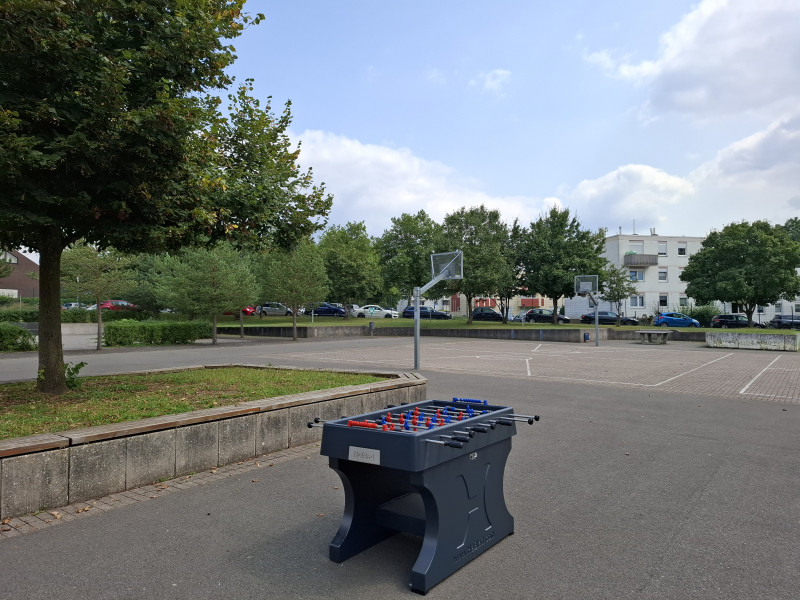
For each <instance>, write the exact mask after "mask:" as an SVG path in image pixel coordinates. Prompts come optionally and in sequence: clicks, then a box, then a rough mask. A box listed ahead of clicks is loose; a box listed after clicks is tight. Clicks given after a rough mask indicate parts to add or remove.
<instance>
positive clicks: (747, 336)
mask: <svg viewBox="0 0 800 600" xmlns="http://www.w3.org/2000/svg"><path fill="white" fill-rule="evenodd" d="M706 345H707V346H708V347H709V348H740V349H745V350H773V351H779V352H798V351H799V350H800V336H798V335H796V334H794V333H788V334H783V333H736V332H734V331H720V332H716V331H708V332H706Z"/></svg>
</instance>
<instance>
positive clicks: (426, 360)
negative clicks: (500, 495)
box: [0, 338, 800, 600]
mask: <svg viewBox="0 0 800 600" xmlns="http://www.w3.org/2000/svg"><path fill="white" fill-rule="evenodd" d="M547 352H549V354H546V353H547ZM765 355H767V356H765ZM620 357H624V360H620ZM636 357H639V358H640V359H641V362H638V363H637V362H636V361H637V358H636ZM422 358H423V360H422V366H423V369H421V370H420V373H421V374H422V375H424V376H425V377H427V378H428V380H429V383H428V397H429V398H443V399H447V398H450V397H452V396H461V397H472V398H488V399H491V400H492V401H493V402H495V403H500V404H505V405H510V406H513V407H514V409H515V410H516V411H517V412H518V413H522V414H539V415H541V417H542V419H541V421H540V422H539V423H536V424H535V425H533V426H528V425H524V424H523V425H520V426H519V427H518V434H517V435H516V436H515V437H514V438H513V449H512V451H511V456H510V457H509V461H508V465H507V468H506V476H505V498H506V503H507V505H508V508H509V510H510V512H511V514H512V515H514V517H515V534H514V535H512V536H510V537H508V538H506V539H505V540H503V541H502V542H500V543H499V544H498V545H496V546H495V547H493V548H491V549H490V550H489V551H487V552H486V553H484V554H483V555H481V556H479V557H478V558H476V559H475V560H473V561H471V562H469V563H468V564H467V565H466V566H465V567H464V568H462V569H461V570H460V571H458V572H457V573H456V574H454V575H453V576H451V577H450V578H448V579H447V580H445V581H444V582H442V583H441V584H439V585H438V586H436V587H435V588H433V590H431V591H430V592H429V593H428V597H431V598H447V599H452V598H464V597H477V598H495V597H503V598H506V599H529V598H537V599H539V598H541V599H556V598H558V599H582V598H608V599H665V600H666V599H676V600H687V599H695V598H696V599H698V600H700V599H702V600H711V599H720V600H722V599H725V600H729V599H742V600H745V599H746V600H753V599H765V600H766V599H769V600H781V599H787V600H788V599H790V598H791V599H794V598H797V597H798V596H800V544H798V541H797V540H798V539H800V485H799V483H798V475H800V466H799V461H800V459H799V458H798V457H800V452H799V451H800V435H798V430H800V427H799V426H800V407H798V405H797V399H800V384H798V383H797V382H796V381H795V379H794V372H795V371H796V369H795V368H794V364H795V363H794V362H790V361H793V360H795V359H794V357H784V358H781V360H779V361H778V362H777V363H775V359H776V355H774V354H772V353H756V352H751V353H738V354H731V353H719V352H718V351H714V350H712V349H707V350H705V349H702V348H700V347H698V346H697V345H688V344H687V345H681V344H669V345H667V346H663V347H655V346H653V347H644V346H641V347H639V346H636V345H633V344H628V343H625V344H617V345H613V344H608V345H606V346H605V347H601V348H598V349H594V348H589V347H586V346H581V345H572V344H550V345H541V344H540V345H539V346H532V345H531V344H530V343H525V342H513V341H508V342H498V341H481V340H435V341H433V340H430V339H426V340H423V345H422ZM742 358H743V359H744V360H745V362H749V363H753V366H752V367H750V368H749V370H748V369H746V368H744V367H742V366H741V365H740V363H737V362H735V361H736V360H738V359H742ZM65 359H66V360H67V361H69V362H77V361H79V360H86V361H87V362H88V366H87V367H86V368H85V369H84V371H83V372H82V374H99V373H103V372H121V371H127V370H140V369H146V368H156V367H158V366H160V367H165V366H180V365H194V364H226V363H234V362H242V363H252V364H275V365H278V364H284V365H298V366H305V367H328V368H350V369H356V368H359V369H364V370H375V369H378V368H380V369H381V370H387V369H393V370H398V371H404V370H410V365H411V364H412V362H411V361H412V360H413V347H412V342H411V340H410V339H404V338H372V339H370V338H357V339H345V340H324V341H313V340H306V341H302V342H298V343H293V342H291V341H287V340H263V341H256V342H253V341H240V340H238V339H236V338H233V339H226V340H225V341H224V342H223V343H222V344H220V345H218V346H216V347H211V346H208V345H195V346H193V347H189V348H160V349H147V350H145V349H142V350H135V351H131V350H120V351H116V350H115V351H109V350H103V351H101V352H99V353H98V352H92V351H86V350H83V349H75V350H70V351H68V352H67V353H66V356H65ZM670 360H672V363H671V364H673V365H675V366H673V367H672V368H673V370H672V371H670V372H669V373H666V374H664V375H663V376H661V375H659V376H658V377H660V378H655V375H653V371H654V369H653V367H654V366H655V365H658V364H659V363H660V362H664V363H669V361H670ZM759 361H760V362H759ZM781 361H783V362H781ZM762 363H763V366H762ZM725 365H730V367H729V368H730V369H731V370H732V371H731V372H733V371H735V372H737V373H738V372H742V371H743V370H744V371H746V373H745V374H744V375H742V376H743V377H744V376H746V377H745V379H746V381H747V382H748V383H746V384H745V385H744V386H743V385H741V384H740V383H739V382H738V381H735V382H732V383H731V384H730V385H729V389H726V388H724V387H720V386H719V385H714V386H710V385H709V386H705V387H704V386H703V385H702V379H703V378H706V379H709V380H712V379H715V378H717V379H719V378H721V379H724V380H726V381H732V380H733V379H734V378H733V377H732V376H730V375H726V374H725V373H727V371H725V368H726V366H725ZM781 365H787V366H788V365H792V368H790V369H780V368H778V367H780V366H781ZM35 368H36V361H35V356H33V355H30V354H29V355H8V356H5V357H3V358H0V380H13V379H25V378H30V377H31V376H32V375H31V374H33V375H35ZM631 370H634V371H637V372H638V376H637V375H636V373H634V375H631ZM655 371H656V372H657V369H656V370H655ZM561 373H564V375H563V376H562V375H561ZM767 379H769V380H770V381H776V382H778V383H780V384H781V387H780V394H778V393H772V392H770V393H766V392H767V391H768V390H767V389H766V388H764V392H765V393H764V394H762V395H757V396H754V395H752V394H750V392H752V390H753V389H754V388H755V387H756V386H757V384H758V382H760V381H765V380H767ZM592 381H594V383H592ZM676 381H683V382H684V388H682V389H681V391H674V390H670V389H668V388H667V386H669V385H672V384H673V383H674V382H676ZM637 382H638V383H637ZM695 385H696V387H697V389H698V390H702V391H701V392H699V393H691V391H686V390H687V389H688V388H691V387H693V386H695ZM770 394H771V395H770ZM781 398H783V399H781ZM201 482H202V485H199V484H198V485H195V483H201ZM343 501H344V495H343V492H342V489H341V482H340V481H339V478H338V477H337V476H336V474H335V473H334V472H333V471H332V470H331V469H330V468H328V466H327V459H326V457H323V456H321V455H320V454H319V448H318V447H317V446H314V445H312V446H307V447H301V448H296V449H292V450H291V451H287V452H285V453H278V454H276V455H272V456H266V457H260V458H259V459H257V460H254V461H247V462H246V463H244V464H241V465H234V466H232V467H230V468H227V469H226V468H221V469H219V472H216V473H214V474H213V475H212V474H211V473H202V474H197V475H196V476H195V477H194V479H192V478H188V479H185V480H183V481H181V480H180V479H179V480H175V481H172V482H162V483H161V484H160V487H151V488H148V489H147V490H143V491H142V493H140V494H139V498H138V499H137V501H130V502H120V505H119V506H113V505H111V506H110V505H104V506H96V505H95V506H91V505H87V506H90V510H88V511H85V512H81V513H80V514H77V515H74V514H70V515H69V516H70V518H69V519H66V518H61V519H56V518H55V517H53V519H51V521H52V526H48V527H46V528H44V529H41V530H38V531H33V532H31V533H21V534H19V535H16V536H13V537H6V538H0V592H1V593H0V597H2V598H3V599H8V600H17V599H19V600H22V599H35V598H59V599H73V598H74V599H78V598H81V599H87V600H98V599H128V598H130V599H133V598H148V599H150V598H152V599H162V598H164V599H167V598H169V599H184V598H185V599H193V600H199V599H205V598H209V599H210V598H215V599H219V598H230V599H250V598H252V599H256V598H258V599H261V598H304V599H316V598H332V599H339V598H341V599H348V600H360V599H364V600H367V599H369V600H373V599H375V598H414V597H416V595H415V594H413V593H412V592H410V591H409V590H408V587H407V584H408V576H409V571H410V569H411V566H412V565H413V563H414V560H415V558H416V555H417V553H418V551H419V541H418V540H417V539H416V538H413V537H411V536H406V535H398V536H395V537H393V538H391V539H389V540H387V541H385V542H383V543H381V544H379V545H377V546H375V547H374V548H372V549H370V550H367V551H365V552H363V553H361V554H359V555H357V556H355V557H353V558H351V559H350V560H348V561H346V562H344V563H342V564H341V565H340V564H336V563H333V562H331V561H330V560H329V559H328V544H329V542H330V541H331V539H332V537H333V535H334V534H335V533H336V530H337V528H338V524H339V519H340V518H341V515H342V509H343ZM73 512H75V511H73ZM45 516H46V515H45Z"/></svg>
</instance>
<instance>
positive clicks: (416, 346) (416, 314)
mask: <svg viewBox="0 0 800 600" xmlns="http://www.w3.org/2000/svg"><path fill="white" fill-rule="evenodd" d="M419 297H420V291H419V288H418V287H415V288H414V369H419Z"/></svg>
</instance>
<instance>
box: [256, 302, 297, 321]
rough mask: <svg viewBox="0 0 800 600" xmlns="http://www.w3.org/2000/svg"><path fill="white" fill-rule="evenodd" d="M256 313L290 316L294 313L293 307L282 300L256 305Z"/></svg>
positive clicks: (266, 315) (267, 315) (265, 315)
mask: <svg viewBox="0 0 800 600" xmlns="http://www.w3.org/2000/svg"><path fill="white" fill-rule="evenodd" d="M256 314H257V315H258V316H260V317H271V316H279V317H289V316H291V315H292V309H291V308H289V307H288V306H286V305H285V304H281V303H280V302H264V303H263V304H259V305H258V306H256Z"/></svg>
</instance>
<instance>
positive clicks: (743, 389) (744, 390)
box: [739, 356, 781, 394]
mask: <svg viewBox="0 0 800 600" xmlns="http://www.w3.org/2000/svg"><path fill="white" fill-rule="evenodd" d="M780 358H781V357H780V356H778V357H777V358H776V359H775V360H773V361H772V362H771V363H769V364H768V365H767V366H766V367H764V368H763V369H761V371H759V373H758V375H756V376H755V377H753V378H752V379H751V380H750V383H748V384H747V385H746V386H744V387H743V388H742V389H741V390H739V393H740V394H744V393H745V392H747V388H749V387H750V386H751V385H753V384H754V383H755V381H756V379H758V378H759V377H761V376H762V375H763V374H764V373H765V372H766V371H767V369H769V368H770V367H771V366H772V365H774V364H775V363H776V362H778V360H780Z"/></svg>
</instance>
